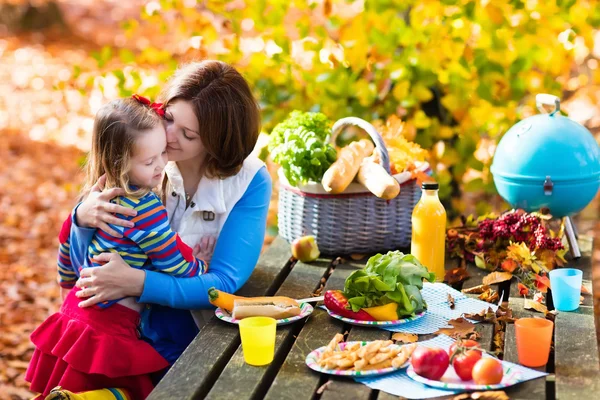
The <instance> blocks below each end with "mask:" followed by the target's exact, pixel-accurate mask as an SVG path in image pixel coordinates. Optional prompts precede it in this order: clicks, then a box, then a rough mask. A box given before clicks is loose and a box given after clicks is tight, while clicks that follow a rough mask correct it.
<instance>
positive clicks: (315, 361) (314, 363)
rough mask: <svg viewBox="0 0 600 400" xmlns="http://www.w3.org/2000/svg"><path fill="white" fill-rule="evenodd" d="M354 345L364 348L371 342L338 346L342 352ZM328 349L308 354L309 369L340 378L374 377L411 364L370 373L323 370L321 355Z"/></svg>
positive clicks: (347, 343) (374, 370)
mask: <svg viewBox="0 0 600 400" xmlns="http://www.w3.org/2000/svg"><path fill="white" fill-rule="evenodd" d="M354 343H360V347H363V346H366V345H367V344H369V343H370V342H341V343H339V344H338V347H339V349H340V350H344V349H345V348H346V346H348V345H352V344H354ZM390 346H392V347H402V346H398V345H396V344H392V345H390ZM326 348H327V346H323V347H319V348H318V349H316V350H313V351H311V352H310V353H309V354H308V356H306V360H305V361H306V365H308V368H310V369H312V370H314V371H317V372H322V373H324V374H330V375H338V376H373V375H383V374H389V373H390V372H394V371H397V370H399V369H402V368H406V367H408V365H409V364H410V363H409V361H407V362H405V363H404V364H403V365H402V366H400V368H394V367H389V368H382V369H372V370H369V371H349V370H344V369H327V368H323V367H321V366H320V365H319V359H320V358H321V354H323V352H324V351H325V349H326Z"/></svg>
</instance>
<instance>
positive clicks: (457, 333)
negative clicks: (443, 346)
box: [434, 317, 479, 339]
mask: <svg viewBox="0 0 600 400" xmlns="http://www.w3.org/2000/svg"><path fill="white" fill-rule="evenodd" d="M448 324H449V325H452V327H451V328H440V329H438V331H437V332H435V333H434V334H435V335H442V334H444V335H448V336H450V337H451V338H454V339H473V337H478V336H479V335H478V334H477V332H475V324H473V323H472V322H469V321H467V320H466V319H464V318H462V317H461V318H457V319H451V320H450V321H448Z"/></svg>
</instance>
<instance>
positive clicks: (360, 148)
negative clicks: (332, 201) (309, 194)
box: [321, 139, 375, 194]
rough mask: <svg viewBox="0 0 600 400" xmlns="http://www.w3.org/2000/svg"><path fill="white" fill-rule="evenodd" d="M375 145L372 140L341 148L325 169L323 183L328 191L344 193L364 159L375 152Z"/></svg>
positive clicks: (360, 141) (364, 140)
mask: <svg viewBox="0 0 600 400" xmlns="http://www.w3.org/2000/svg"><path fill="white" fill-rule="evenodd" d="M374 148H375V146H373V143H372V142H371V141H370V140H367V139H361V140H359V141H358V142H352V143H350V144H349V145H348V146H346V147H344V148H343V149H342V150H340V153H339V154H338V159H337V160H336V161H335V162H334V163H333V164H331V166H330V167H329V169H328V170H327V171H325V174H324V175H323V179H322V180H321V184H322V185H323V187H324V188H325V190H326V191H327V192H328V193H332V194H337V193H342V192H343V191H344V190H346V188H347V187H348V185H350V183H351V182H352V180H353V179H354V177H355V176H356V174H357V173H358V169H359V168H360V165H361V163H362V161H363V160H364V159H365V157H367V156H368V155H369V154H371V153H373V150H374Z"/></svg>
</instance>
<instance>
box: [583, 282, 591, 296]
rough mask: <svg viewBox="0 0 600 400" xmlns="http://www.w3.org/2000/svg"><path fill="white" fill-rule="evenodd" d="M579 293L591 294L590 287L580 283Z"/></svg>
mask: <svg viewBox="0 0 600 400" xmlns="http://www.w3.org/2000/svg"><path fill="white" fill-rule="evenodd" d="M581 294H592V292H590V289H588V288H587V286H585V284H583V285H581Z"/></svg>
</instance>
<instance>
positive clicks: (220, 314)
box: [215, 303, 314, 326]
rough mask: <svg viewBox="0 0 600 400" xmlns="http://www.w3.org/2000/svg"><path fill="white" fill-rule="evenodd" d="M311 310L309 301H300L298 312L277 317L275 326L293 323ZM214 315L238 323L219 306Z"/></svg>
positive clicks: (306, 315) (222, 319)
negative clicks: (286, 316)
mask: <svg viewBox="0 0 600 400" xmlns="http://www.w3.org/2000/svg"><path fill="white" fill-rule="evenodd" d="M313 310H314V308H313V306H311V305H310V304H309V303H300V314H299V315H296V316H295V317H290V318H282V319H278V320H277V326H281V325H288V324H291V323H293V322H295V321H298V320H299V319H302V318H304V317H308V316H309V315H310V314H311V313H312V312H313ZM215 315H216V316H217V318H219V319H220V320H221V321H225V322H229V323H230V324H236V325H237V324H239V323H240V320H239V319H235V318H233V317H232V316H231V314H229V313H228V312H227V311H225V310H223V309H221V308H217V309H216V310H215Z"/></svg>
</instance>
